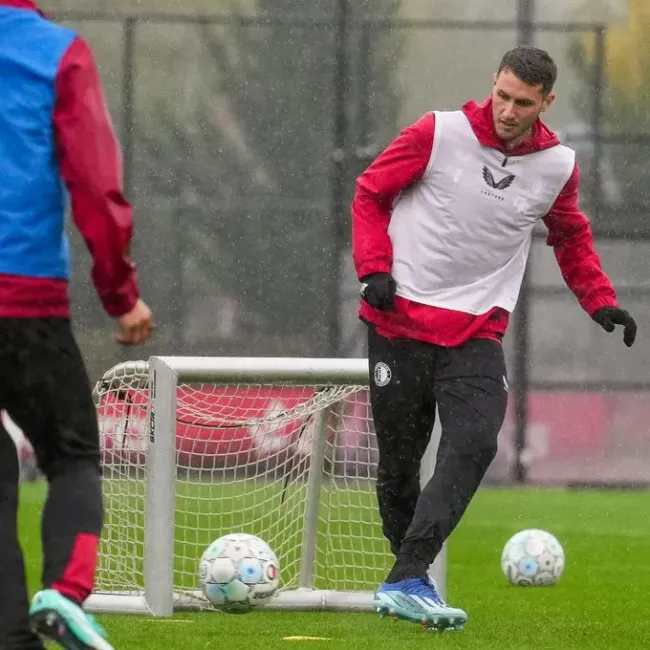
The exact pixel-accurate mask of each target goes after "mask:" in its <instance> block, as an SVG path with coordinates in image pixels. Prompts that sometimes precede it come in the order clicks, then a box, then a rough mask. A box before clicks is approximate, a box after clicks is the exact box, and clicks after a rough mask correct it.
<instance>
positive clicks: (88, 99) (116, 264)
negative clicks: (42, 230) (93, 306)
mask: <svg viewBox="0 0 650 650" xmlns="http://www.w3.org/2000/svg"><path fill="white" fill-rule="evenodd" d="M0 6H3V7H13V8H16V9H20V10H25V11H37V12H38V13H40V14H41V15H42V13H41V12H40V11H39V9H38V7H37V6H36V5H35V4H34V3H33V2H31V1H30V0H0ZM52 120H53V127H54V136H55V139H56V145H57V152H58V159H59V170H60V173H61V177H62V179H63V181H64V182H65V185H66V187H67V189H68V192H69V194H70V203H71V207H72V218H73V220H74V223H75V225H76V227H77V228H78V229H79V231H80V232H81V235H82V237H83V238H84V240H85V242H86V244H87V245H88V248H89V250H90V254H91V256H92V258H93V269H92V278H93V282H94V285H95V288H96V290H97V293H98V295H99V297H100V300H101V301H102V304H103V306H104V309H105V310H106V311H107V312H108V313H109V314H110V315H111V316H121V315H123V314H125V313H126V312H128V311H130V310H131V308H132V307H133V306H134V305H135V303H136V301H137V299H138V290H137V285H136V274H135V268H134V265H133V263H132V262H131V260H130V258H129V246H130V243H131V235H132V228H133V215H132V210H131V206H130V204H129V202H128V201H127V200H126V198H125V197H124V193H123V186H122V158H121V153H120V148H119V144H118V142H117V139H116V137H115V134H114V131H113V127H112V123H111V119H110V116H109V115H108V112H107V109H106V102H105V100H104V95H103V92H102V88H101V83H100V80H99V75H98V73H97V68H96V66H95V62H94V59H93V55H92V53H91V51H90V48H89V47H88V45H87V44H86V42H85V41H84V40H83V39H81V38H79V37H77V38H76V39H75V40H74V41H73V42H72V44H71V45H70V47H69V48H68V50H67V51H66V53H65V54H64V56H63V59H62V60H61V63H60V65H59V69H58V72H57V78H56V106H55V110H54V114H53V116H52ZM42 317H58V318H69V317H70V306H69V301H68V283H67V282H66V281H65V280H52V279H41V278H28V277H22V276H15V275H6V274H0V318H42Z"/></svg>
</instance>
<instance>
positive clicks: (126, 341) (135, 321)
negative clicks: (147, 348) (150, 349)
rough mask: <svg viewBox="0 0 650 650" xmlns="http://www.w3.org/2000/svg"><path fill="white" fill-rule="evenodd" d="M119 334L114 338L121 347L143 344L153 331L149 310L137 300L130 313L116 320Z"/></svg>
mask: <svg viewBox="0 0 650 650" xmlns="http://www.w3.org/2000/svg"><path fill="white" fill-rule="evenodd" d="M117 324H118V327H119V332H118V333H117V336H116V337H115V338H116V339H117V342H118V343H121V344H122V345H137V344H138V343H144V341H146V340H147V339H148V338H149V336H150V335H151V330H152V329H153V323H152V314H151V309H149V307H147V305H146V304H145V303H144V302H143V301H142V300H138V302H136V303H135V305H134V306H133V309H131V311H129V312H127V313H126V314H124V315H123V316H120V317H119V318H118V319H117Z"/></svg>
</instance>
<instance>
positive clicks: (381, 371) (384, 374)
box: [374, 361, 393, 386]
mask: <svg viewBox="0 0 650 650" xmlns="http://www.w3.org/2000/svg"><path fill="white" fill-rule="evenodd" d="M374 375H375V384H376V385H377V386H385V385H386V384H388V383H389V382H390V379H391V377H392V376H393V374H392V373H391V371H390V368H389V367H388V366H387V365H386V364H385V363H384V362H383V361H380V362H379V363H378V364H377V365H376V366H375V373H374Z"/></svg>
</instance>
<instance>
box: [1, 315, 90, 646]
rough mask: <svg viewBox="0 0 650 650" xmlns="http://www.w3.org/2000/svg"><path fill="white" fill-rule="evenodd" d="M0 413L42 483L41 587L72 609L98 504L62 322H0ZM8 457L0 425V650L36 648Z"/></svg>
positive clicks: (85, 580) (81, 394)
mask: <svg viewBox="0 0 650 650" xmlns="http://www.w3.org/2000/svg"><path fill="white" fill-rule="evenodd" d="M0 409H4V410H6V411H7V412H8V413H9V415H10V416H11V418H12V420H13V421H14V422H15V423H16V424H17V425H18V426H19V427H20V428H21V429H22V430H23V432H24V433H25V435H26V437H27V438H28V439H29V441H30V443H31V444H32V446H33V447H34V451H35V452H36V457H37V460H38V464H39V467H40V469H41V470H42V471H43V473H44V474H45V476H46V478H47V481H48V487H49V490H48V496H47V501H46V504H45V508H44V510H43V513H42V527H41V539H42V545H43V576H42V578H43V585H44V587H45V588H56V589H57V590H58V591H60V592H61V593H63V594H64V595H65V596H67V597H69V598H71V599H72V600H75V601H77V602H78V603H82V602H83V600H85V598H86V597H87V596H88V595H89V592H90V590H91V589H92V582H93V579H94V572H95V566H96V561H97V551H98V542H99V536H100V534H101V529H102V521H103V506H102V493H101V484H100V456H99V432H98V427H97V416H96V411H95V407H94V405H93V401H92V394H91V388H90V383H89V380H88V376H87V374H86V370H85V367H84V363H83V360H82V358H81V354H80V352H79V349H78V347H77V344H76V342H75V340H74V338H73V335H72V330H71V326H70V323H69V321H67V320H65V319H56V318H51V319H48V318H43V319H0ZM17 507H18V458H17V454H16V447H15V445H14V442H13V440H12V439H11V438H10V436H9V434H8V433H7V432H6V431H5V430H4V428H2V427H1V426H0V648H2V649H3V650H32V649H34V650H36V649H42V648H43V645H42V643H41V642H40V640H39V639H38V638H37V637H36V636H35V635H33V634H32V633H31V631H30V629H29V625H28V619H27V611H28V594H27V588H26V585H25V567H24V562H23V556H22V552H21V549H20V546H19V543H18V534H17V522H16V514H17Z"/></svg>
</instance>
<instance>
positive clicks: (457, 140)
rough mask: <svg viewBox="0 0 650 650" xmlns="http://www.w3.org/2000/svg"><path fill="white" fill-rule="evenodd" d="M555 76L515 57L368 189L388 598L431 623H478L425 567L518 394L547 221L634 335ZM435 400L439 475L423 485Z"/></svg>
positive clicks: (597, 305)
mask: <svg viewBox="0 0 650 650" xmlns="http://www.w3.org/2000/svg"><path fill="white" fill-rule="evenodd" d="M556 75H557V69H556V66H555V63H554V62H553V60H552V59H551V57H550V56H549V55H548V54H547V53H546V52H544V51H543V50H539V49H536V48H530V47H522V48H515V49H514V50H511V51H510V52H508V53H506V54H505V56H504V57H503V59H502V61H501V63H500V65H499V67H498V71H497V74H496V75H495V76H494V80H493V90H492V95H491V97H489V98H488V99H487V100H486V101H484V102H483V103H481V104H477V103H475V102H469V103H468V104H466V105H465V106H464V107H463V108H462V110H459V111H448V112H431V113H427V114H426V115H424V116H423V117H422V118H421V119H420V120H419V121H418V122H416V123H415V124H413V125H411V126H410V127H408V128H407V129H405V130H404V131H403V132H402V133H401V134H400V136H399V137H398V138H397V139H396V140H394V141H393V142H392V143H391V144H390V145H389V146H388V148H387V149H386V150H385V151H384V152H383V153H381V154H380V155H379V156H378V158H377V159H376V160H375V161H374V162H373V163H372V165H370V167H369V168H368V169H367V170H366V171H365V172H364V173H363V174H362V176H361V177H360V178H359V180H358V182H357V191H356V195H355V198H354V203H353V207H352V212H353V252H354V260H355V266H356V270H357V274H358V277H359V278H360V280H361V282H362V290H361V295H362V298H363V300H362V303H361V310H360V317H361V318H362V320H364V321H365V322H366V323H367V324H368V329H369V332H368V358H369V365H370V393H371V405H372V413H373V418H374V422H375V428H376V432H377V443H378V447H379V465H378V470H377V496H378V501H379V511H380V514H381V518H382V522H383V531H384V535H385V536H386V537H387V539H388V540H389V542H390V545H391V549H392V551H393V553H394V554H395V556H396V561H395V564H394V566H393V568H392V570H391V571H390V574H389V575H388V577H387V578H386V581H385V582H384V583H383V584H382V585H381V586H380V588H379V590H378V591H377V593H376V595H375V606H376V609H377V610H378V611H379V612H381V613H387V614H390V615H393V616H396V617H398V618H404V619H408V620H411V621H414V622H422V623H424V624H425V625H427V626H431V627H437V628H461V627H462V626H463V625H464V623H465V621H466V620H467V616H466V614H465V612H464V611H463V610H460V609H457V608H453V607H449V606H448V605H447V604H446V603H445V602H444V601H443V599H442V598H441V597H440V594H439V593H438V591H437V588H436V585H435V584H434V582H433V581H432V580H430V579H429V578H428V577H427V569H428V567H429V565H430V564H431V563H432V562H433V560H434V559H435V557H436V556H437V555H438V553H439V552H440V550H441V548H442V545H443V543H444V541H445V540H446V539H447V537H448V536H449V535H450V533H451V532H452V531H453V530H454V528H455V527H456V525H457V524H458V522H459V521H460V519H461V517H462V515H463V513H464V512H465V509H466V508H467V506H468V505H469V503H470V501H471V499H472V497H473V496H474V493H475V492H476V489H477V488H478V487H479V484H480V483H481V480H482V479H483V477H484V475H485V472H486V471H487V469H488V467H489V465H490V463H491V462H492V460H493V458H494V456H495V454H496V450H497V434H498V433H499V430H500V429H501V425H502V423H503V420H504V417H505V412H506V402H507V390H508V383H507V380H506V366H505V362H504V357H503V350H502V346H501V339H502V338H503V335H504V334H505V331H506V327H507V325H508V318H509V314H510V312H512V311H513V309H514V308H515V304H516V302H517V297H518V294H519V290H520V287H521V282H522V278H523V276H524V270H525V268H526V260H527V258H528V251H529V248H530V244H531V238H532V232H533V227H534V226H535V224H536V223H538V222H539V221H540V220H543V222H544V223H545V224H546V226H547V228H548V244H549V245H550V246H552V247H553V248H554V251H555V256H556V258H557V261H558V263H559V266H560V269H561V271H562V275H563V277H564V279H565V281H566V283H567V285H568V286H569V288H570V289H571V290H572V291H573V293H574V294H575V295H576V297H577V298H578V301H579V303H580V305H581V306H582V307H583V309H585V311H587V313H588V314H589V315H590V316H591V317H592V318H593V320H595V321H596V322H597V323H598V324H599V325H601V326H602V327H603V329H605V330H606V331H608V332H612V331H613V330H614V328H615V325H617V324H618V325H623V326H624V335H623V340H624V342H625V344H626V345H627V346H631V345H632V344H633V343H634V339H635V336H636V324H635V322H634V320H633V319H632V317H631V316H630V315H629V314H628V313H627V312H626V311H624V310H622V309H621V308H620V307H619V305H618V302H617V299H616V293H615V291H614V289H613V287H612V285H611V283H610V281H609V280H608V278H607V276H606V275H605V273H604V272H603V270H602V268H601V264H600V260H599V257H598V255H597V253H596V250H595V248H594V242H593V237H592V233H591V228H590V225H589V221H588V219H587V217H586V216H585V215H584V214H583V213H582V212H581V211H580V209H579V207H578V184H579V172H578V166H577V162H576V157H575V153H574V152H573V151H572V150H571V149H569V148H568V147H565V146H563V145H561V144H560V142H559V141H558V139H557V137H556V136H555V134H554V133H553V132H552V131H550V130H549V129H548V127H547V126H546V125H545V124H544V123H543V122H542V121H541V120H540V113H542V112H543V111H545V110H547V109H548V108H549V106H550V105H551V104H552V103H553V99H554V94H553V85H554V83H555V80H556ZM436 405H437V407H438V410H439V414H440V421H441V425H442V434H441V440H440V446H439V449H438V455H437V463H436V470H435V475H434V476H433V478H432V479H431V480H430V481H429V483H428V484H427V485H426V486H425V488H424V489H423V491H422V493H420V478H419V468H420V461H421V459H422V456H423V454H424V452H425V450H426V447H427V445H428V442H429V439H430V437H431V432H432V429H433V424H434V418H435V411H436Z"/></svg>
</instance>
